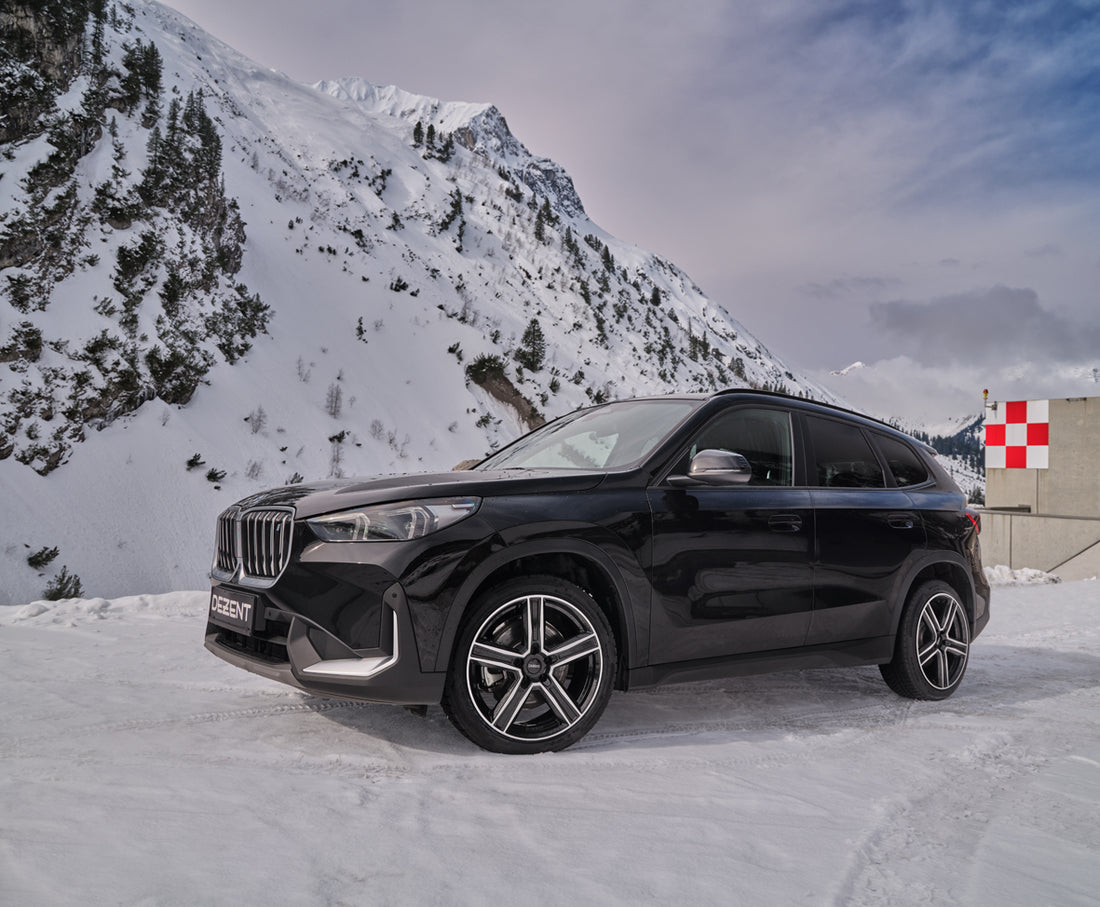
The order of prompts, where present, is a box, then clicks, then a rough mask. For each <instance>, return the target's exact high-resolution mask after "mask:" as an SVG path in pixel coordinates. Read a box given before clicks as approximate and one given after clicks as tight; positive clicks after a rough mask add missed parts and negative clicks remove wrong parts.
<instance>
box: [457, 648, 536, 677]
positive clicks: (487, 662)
mask: <svg viewBox="0 0 1100 907" xmlns="http://www.w3.org/2000/svg"><path fill="white" fill-rule="evenodd" d="M523 654H524V653H521V652H513V651H512V650H511V649H501V648H499V647H498V646H491V645H489V644H488V643H484V642H475V643H474V644H473V647H472V648H471V649H470V661H473V662H477V663H478V664H480V665H484V666H485V667H487V668H499V669H500V670H502V671H513V672H515V673H519V671H520V664H521V663H522V661H523Z"/></svg>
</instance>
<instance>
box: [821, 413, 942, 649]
mask: <svg viewBox="0 0 1100 907" xmlns="http://www.w3.org/2000/svg"><path fill="white" fill-rule="evenodd" d="M802 419H803V425H804V426H805V431H806V440H807V459H808V464H809V479H808V480H809V481H810V483H811V485H812V486H813V490H812V495H813V507H814V521H815V548H816V555H815V574H814V589H815V594H814V611H813V619H812V621H811V623H810V632H809V634H808V636H807V639H806V642H807V644H808V645H815V644H822V643H833V642H841V641H846V640H855V639H870V638H874V637H878V636H886V635H888V634H890V633H891V631H892V622H891V619H892V608H893V605H894V603H892V602H891V601H890V597H891V594H892V593H893V591H894V580H895V578H896V576H897V574H898V571H899V569H900V568H901V567H902V565H903V564H904V563H905V562H906V560H907V559H908V558H909V556H910V554H911V553H912V552H913V551H914V549H916V548H921V547H923V545H924V532H925V530H924V524H923V522H922V520H921V515H920V512H919V511H918V510H917V509H916V508H915V507H914V505H913V501H912V499H911V498H910V497H909V495H908V494H907V493H906V492H905V491H904V490H902V489H900V488H897V487H893V486H894V485H895V484H896V483H895V481H894V479H893V476H892V473H891V478H890V479H889V480H888V479H887V472H886V470H885V469H884V468H883V463H882V461H881V460H880V458H879V457H878V456H877V455H876V452H875V450H874V449H873V448H872V446H871V443H870V440H869V433H868V432H867V431H866V430H865V429H863V428H862V427H861V426H859V425H856V424H854V423H851V422H847V421H844V420H841V419H833V418H829V417H825V416H814V415H808V414H807V415H805V416H803V417H802ZM890 468H891V470H893V467H892V465H891V466H890Z"/></svg>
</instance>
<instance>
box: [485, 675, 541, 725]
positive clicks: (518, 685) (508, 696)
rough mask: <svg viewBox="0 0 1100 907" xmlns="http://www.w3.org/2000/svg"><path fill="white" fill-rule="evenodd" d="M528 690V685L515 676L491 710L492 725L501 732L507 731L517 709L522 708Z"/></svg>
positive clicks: (529, 689)
mask: <svg viewBox="0 0 1100 907" xmlns="http://www.w3.org/2000/svg"><path fill="white" fill-rule="evenodd" d="M530 692H531V688H530V686H528V685H527V684H525V683H524V682H523V681H522V680H521V679H520V678H518V677H517V678H516V680H515V682H514V683H513V684H512V685H511V686H510V687H509V688H508V692H507V693H505V694H504V695H503V696H502V697H501V699H500V702H498V703H497V707H496V708H495V709H494V710H493V720H492V725H493V727H495V728H496V729H497V730H498V731H500V732H502V733H507V731H508V728H510V727H511V726H512V722H513V721H515V720H516V716H517V715H518V714H519V710H520V709H522V708H523V704H524V703H525V702H526V701H527V697H528V695H529V694H530Z"/></svg>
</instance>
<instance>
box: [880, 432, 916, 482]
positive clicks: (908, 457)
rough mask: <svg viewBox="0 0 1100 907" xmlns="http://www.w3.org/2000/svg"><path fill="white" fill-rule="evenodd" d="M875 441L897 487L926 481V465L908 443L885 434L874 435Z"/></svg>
mask: <svg viewBox="0 0 1100 907" xmlns="http://www.w3.org/2000/svg"><path fill="white" fill-rule="evenodd" d="M875 441H876V443H877V444H878V447H879V450H880V451H881V452H882V456H883V458H884V459H885V460H886V467H887V469H889V470H890V473H891V474H892V475H893V477H894V483H895V484H896V485H897V486H898V487H899V488H906V487H908V486H911V485H920V484H922V483H923V482H927V481H928V467H927V466H925V464H924V461H923V460H922V459H921V458H920V457H919V456H918V455H917V452H916V451H915V450H913V448H911V447H910V446H909V445H908V444H906V443H905V442H904V441H899V440H898V439H897V438H889V437H887V436H886V435H875Z"/></svg>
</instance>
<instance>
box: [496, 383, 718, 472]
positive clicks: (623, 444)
mask: <svg viewBox="0 0 1100 907" xmlns="http://www.w3.org/2000/svg"><path fill="white" fill-rule="evenodd" d="M698 406H699V401H698V400H691V399H667V400H662V399H640V400H623V401H621V402H619V403H608V404H606V405H604V406H599V407H596V408H594V409H587V410H580V411H579V412H576V413H571V414H570V415H568V416H563V417H562V418H560V419H557V420H555V421H554V422H551V423H549V424H548V425H544V426H542V428H539V429H536V430H535V431H533V432H531V433H530V434H529V435H525V436H524V437H522V438H520V439H519V440H517V441H515V442H514V443H513V444H511V445H509V446H508V447H506V448H505V449H504V450H501V451H498V452H497V453H495V454H493V456H491V457H489V458H488V459H486V460H484V461H482V463H480V464H479V465H478V467H477V468H478V469H484V470H488V469H583V470H600V469H624V468H627V467H629V466H632V465H634V464H636V463H639V462H641V461H642V460H643V459H645V458H646V457H648V456H649V455H650V454H651V453H652V452H653V450H654V449H655V448H656V447H657V446H658V445H659V444H660V443H661V442H662V441H663V440H664V439H665V438H666V437H667V436H668V435H669V433H670V432H671V431H672V430H673V429H674V428H675V427H676V426H677V425H679V424H680V423H681V422H683V420H684V419H686V418H688V416H690V415H691V413H692V412H693V411H694V410H695V409H696V408H697V407H698Z"/></svg>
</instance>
